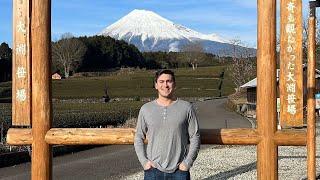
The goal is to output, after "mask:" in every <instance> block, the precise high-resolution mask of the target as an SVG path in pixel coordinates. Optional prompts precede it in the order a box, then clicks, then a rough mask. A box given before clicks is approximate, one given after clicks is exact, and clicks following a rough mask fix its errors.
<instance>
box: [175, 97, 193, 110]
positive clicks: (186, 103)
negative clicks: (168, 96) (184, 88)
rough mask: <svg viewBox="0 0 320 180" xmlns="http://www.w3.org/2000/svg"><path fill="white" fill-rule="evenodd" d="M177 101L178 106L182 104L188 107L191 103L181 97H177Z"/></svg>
mask: <svg viewBox="0 0 320 180" xmlns="http://www.w3.org/2000/svg"><path fill="white" fill-rule="evenodd" d="M178 103H179V105H180V106H183V107H185V108H190V107H191V106H192V104H191V103H190V102H189V101H185V100H182V99H179V100H178Z"/></svg>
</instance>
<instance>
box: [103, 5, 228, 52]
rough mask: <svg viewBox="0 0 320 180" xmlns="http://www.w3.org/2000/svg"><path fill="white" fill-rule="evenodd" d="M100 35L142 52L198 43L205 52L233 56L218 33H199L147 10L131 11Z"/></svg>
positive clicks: (179, 47)
mask: <svg viewBox="0 0 320 180" xmlns="http://www.w3.org/2000/svg"><path fill="white" fill-rule="evenodd" d="M98 35H104V36H110V37H113V38H115V39H118V40H124V41H126V42H128V43H130V44H134V45H135V46H136V47H137V48H138V49H139V50H140V51H181V49H182V48H183V46H185V45H187V44H189V43H192V42H199V43H201V44H202V45H203V47H204V50H205V51H206V52H209V53H213V54H224V55H228V54H229V53H231V51H230V50H228V49H230V47H231V45H230V44H228V40H226V39H224V38H222V37H220V36H218V35H216V34H210V35H207V34H202V33H199V32H197V31H194V30H192V29H189V28H187V27H184V26H182V25H179V24H175V23H173V22H171V21H169V20H167V19H165V18H163V17H161V16H160V15H158V14H156V13H154V12H152V11H147V10H133V11H131V12H130V13H129V14H127V15H126V16H124V17H122V18H121V19H119V20H118V21H117V22H115V23H113V24H111V25H110V26H108V27H107V28H105V29H104V30H103V31H102V32H101V33H99V34H98Z"/></svg>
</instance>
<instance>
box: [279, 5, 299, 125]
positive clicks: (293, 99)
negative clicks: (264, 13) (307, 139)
mask: <svg viewBox="0 0 320 180" xmlns="http://www.w3.org/2000/svg"><path fill="white" fill-rule="evenodd" d="M280 8H281V9H280V13H281V20H280V21H281V23H280V24H281V27H280V31H281V35H280V87H279V89H280V103H281V110H280V125H281V127H294V126H302V125H303V88H302V87H303V72H302V71H303V68H302V1H301V0H281V5H280Z"/></svg>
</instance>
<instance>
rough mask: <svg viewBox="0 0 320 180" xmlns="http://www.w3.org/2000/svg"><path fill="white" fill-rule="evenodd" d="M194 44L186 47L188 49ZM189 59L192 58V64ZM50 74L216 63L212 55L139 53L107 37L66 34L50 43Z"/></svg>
mask: <svg viewBox="0 0 320 180" xmlns="http://www.w3.org/2000/svg"><path fill="white" fill-rule="evenodd" d="M193 46H196V44H189V45H186V47H188V48H189V49H190V48H191V49H192V48H193ZM193 59H196V61H194V60H193ZM52 61H53V66H52V70H53V71H60V73H62V74H63V75H64V76H65V77H68V76H69V74H70V73H77V72H101V71H108V70H110V69H114V68H126V67H135V68H146V69H160V68H179V67H193V68H195V67H198V66H211V65H217V64H220V62H219V58H218V56H216V55H213V54H208V53H204V51H203V49H197V50H196V52H195V51H194V52H192V53H190V52H187V51H186V52H140V51H139V50H138V49H137V48H136V47H135V46H134V45H132V44H128V43H127V42H125V41H123V40H115V39H113V38H111V37H109V36H107V37H105V36H91V37H87V36H83V37H73V36H72V35H71V34H70V33H66V34H64V35H62V36H61V38H60V39H59V40H58V41H56V42H53V43H52Z"/></svg>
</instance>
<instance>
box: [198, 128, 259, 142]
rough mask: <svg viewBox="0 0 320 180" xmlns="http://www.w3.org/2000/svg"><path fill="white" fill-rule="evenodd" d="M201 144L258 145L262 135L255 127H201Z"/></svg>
mask: <svg viewBox="0 0 320 180" xmlns="http://www.w3.org/2000/svg"><path fill="white" fill-rule="evenodd" d="M200 137H201V144H221V145H236V144H237V145H256V144H258V143H259V141H260V137H259V135H258V133H257V130H255V129H245V128H243V129H201V130H200Z"/></svg>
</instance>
